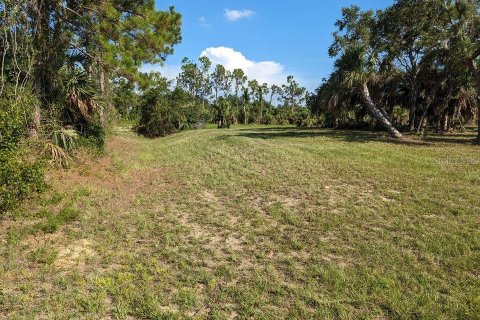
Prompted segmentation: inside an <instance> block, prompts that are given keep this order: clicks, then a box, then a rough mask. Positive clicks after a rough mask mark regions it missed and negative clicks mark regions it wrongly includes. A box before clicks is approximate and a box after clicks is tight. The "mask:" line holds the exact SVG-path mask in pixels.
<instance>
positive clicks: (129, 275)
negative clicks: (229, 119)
mask: <svg viewBox="0 0 480 320" xmlns="http://www.w3.org/2000/svg"><path fill="white" fill-rule="evenodd" d="M455 139H458V140H455ZM450 140H452V141H458V143H454V142H452V141H450ZM464 142H465V139H464V137H462V136H456V137H451V138H448V139H444V141H442V138H438V137H437V139H436V141H435V142H431V143H425V144H420V143H414V142H404V143H398V142H394V141H392V140H389V139H387V138H384V136H382V135H381V134H375V133H362V132H343V131H328V130H297V129H294V128H286V127H279V128H276V127H237V128H234V129H230V130H217V129H206V130H198V131H187V132H182V133H179V134H175V135H172V136H169V137H166V138H160V139H155V140H149V139H145V138H141V137H137V136H135V135H134V134H133V133H130V132H128V131H126V130H119V131H118V132H117V134H115V135H114V136H112V137H110V138H109V141H108V148H107V152H106V155H104V156H101V157H99V158H97V159H93V160H92V159H89V158H88V157H86V156H85V157H79V163H78V164H76V165H74V166H73V167H72V168H71V169H69V170H67V171H63V172H56V173H52V174H51V175H50V176H49V181H50V184H51V186H52V189H51V190H50V191H49V192H48V193H47V194H46V195H44V196H43V197H42V199H41V200H38V201H37V200H36V201H33V202H32V203H30V204H28V205H27V206H26V208H25V210H24V212H23V214H22V215H20V216H18V217H17V218H7V219H3V220H0V318H6V319H34V318H38V319H70V318H75V319H77V318H78V319H175V318H194V319H196V318H210V319H217V318H218V319H234V318H238V319H245V318H249V319H252V318H254V319H278V318H292V319H293V318H296V319H313V318H315V319H358V318H363V319H480V158H479V155H480V148H479V147H478V146H474V145H471V144H469V143H464Z"/></svg>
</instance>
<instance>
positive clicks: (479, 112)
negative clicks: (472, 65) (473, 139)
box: [476, 70, 480, 144]
mask: <svg viewBox="0 0 480 320" xmlns="http://www.w3.org/2000/svg"><path fill="white" fill-rule="evenodd" d="M476 76H477V125H478V128H477V131H478V134H477V142H478V143H479V144H480V71H478V70H477V74H476Z"/></svg>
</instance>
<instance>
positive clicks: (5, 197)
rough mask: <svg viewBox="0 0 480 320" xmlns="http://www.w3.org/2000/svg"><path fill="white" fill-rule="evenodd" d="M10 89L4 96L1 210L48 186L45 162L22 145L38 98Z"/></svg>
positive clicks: (1, 100)
mask: <svg viewBox="0 0 480 320" xmlns="http://www.w3.org/2000/svg"><path fill="white" fill-rule="evenodd" d="M10 91H11V90H9V88H8V87H7V88H6V90H5V92H4V95H3V96H2V97H1V98H0V214H3V213H5V212H7V211H11V210H13V209H15V207H16V206H17V205H18V204H19V202H20V201H22V200H23V199H25V198H26V197H28V196H29V195H31V194H32V193H35V192H40V191H43V190H44V189H45V182H44V170H43V165H42V163H41V162H39V161H37V160H35V159H32V155H31V153H27V152H24V149H23V148H20V147H19V144H20V142H21V140H22V138H23V137H24V136H25V133H26V128H27V123H26V122H25V119H26V118H27V119H29V118H30V117H29V115H30V114H31V109H32V106H33V104H34V103H36V101H35V99H34V98H33V96H32V95H31V94H29V93H25V92H24V93H22V94H19V95H17V96H14V95H13V92H10Z"/></svg>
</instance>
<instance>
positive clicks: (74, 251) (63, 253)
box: [53, 239, 96, 269]
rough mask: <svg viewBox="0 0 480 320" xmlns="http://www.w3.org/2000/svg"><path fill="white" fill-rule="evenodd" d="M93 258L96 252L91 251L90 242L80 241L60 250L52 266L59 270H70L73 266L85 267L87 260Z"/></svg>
mask: <svg viewBox="0 0 480 320" xmlns="http://www.w3.org/2000/svg"><path fill="white" fill-rule="evenodd" d="M95 256H96V252H95V251H94V250H93V249H92V243H91V241H90V240H87V239H82V240H79V241H76V242H75V243H73V244H71V245H69V246H67V247H64V248H62V249H60V250H59V251H58V254H57V259H56V260H55V261H54V263H53V265H54V266H55V267H57V268H60V269H71V268H73V267H75V266H85V264H86V263H87V261H88V259H91V258H94V257H95Z"/></svg>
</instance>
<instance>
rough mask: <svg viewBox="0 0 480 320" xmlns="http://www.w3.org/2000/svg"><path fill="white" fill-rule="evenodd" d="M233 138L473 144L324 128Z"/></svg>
mask: <svg viewBox="0 0 480 320" xmlns="http://www.w3.org/2000/svg"><path fill="white" fill-rule="evenodd" d="M237 131H239V132H240V133H239V134H236V135H235V136H238V137H246V138H251V139H264V140H269V139H282V138H314V137H326V138H330V139H334V140H339V141H344V142H356V143H369V142H385V143H393V144H399V145H410V146H430V145H433V143H452V144H474V143H475V136H474V135H454V134H452V135H429V136H427V137H425V138H421V137H420V136H418V135H409V134H405V135H404V138H403V139H401V140H398V139H393V138H390V137H389V136H388V135H387V134H386V133H383V132H378V131H377V132H375V131H360V130H334V129H325V128H295V127H268V128H251V129H238V130H237Z"/></svg>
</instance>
